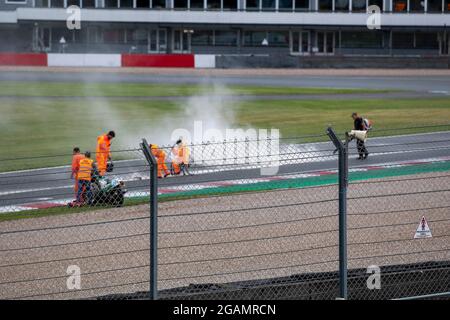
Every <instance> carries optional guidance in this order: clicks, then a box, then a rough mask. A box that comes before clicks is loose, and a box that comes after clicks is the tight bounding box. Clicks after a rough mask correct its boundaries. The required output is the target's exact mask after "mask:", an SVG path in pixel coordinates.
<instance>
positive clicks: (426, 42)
mask: <svg viewBox="0 0 450 320" xmlns="http://www.w3.org/2000/svg"><path fill="white" fill-rule="evenodd" d="M415 47H416V48H417V49H439V42H438V35H437V33H436V32H416V46H415Z"/></svg>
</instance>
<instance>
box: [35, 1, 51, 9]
mask: <svg viewBox="0 0 450 320" xmlns="http://www.w3.org/2000/svg"><path fill="white" fill-rule="evenodd" d="M48 4H49V0H35V1H34V6H35V7H36V8H48Z"/></svg>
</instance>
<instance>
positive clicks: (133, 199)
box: [0, 149, 150, 299]
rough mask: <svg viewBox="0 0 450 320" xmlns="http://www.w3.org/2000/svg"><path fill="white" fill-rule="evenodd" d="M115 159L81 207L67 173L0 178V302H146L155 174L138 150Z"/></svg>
mask: <svg viewBox="0 0 450 320" xmlns="http://www.w3.org/2000/svg"><path fill="white" fill-rule="evenodd" d="M59 157H60V158H61V159H63V160H64V161H67V162H69V163H70V160H71V156H70V155H64V156H59ZM112 157H113V158H114V159H117V160H116V161H115V162H114V170H113V171H112V172H108V173H107V174H106V175H105V176H104V177H101V176H99V174H98V172H94V173H93V175H92V182H90V185H89V186H87V185H85V186H82V188H83V190H82V192H81V193H80V199H79V200H78V201H77V200H76V198H77V192H76V190H75V188H76V187H75V180H71V179H70V176H71V167H69V166H63V167H53V168H43V169H38V170H34V169H30V170H23V171H15V172H6V173H2V174H0V188H1V189H2V192H1V194H0V201H1V206H0V208H1V213H0V219H2V220H3V221H2V222H0V225H1V228H0V229H1V231H0V298H1V299H78V298H92V297H98V296H104V295H111V294H113V293H123V292H130V293H136V292H142V294H138V295H134V296H135V297H136V298H139V297H148V290H149V261H150V256H149V243H150V240H149V239H150V238H149V216H150V213H149V212H150V211H149V205H148V197H149V174H150V168H149V165H148V163H147V162H146V161H145V158H144V156H143V154H142V150H140V149H130V150H120V151H115V152H113V154H112ZM93 159H95V155H94V154H93ZM36 160H41V159H39V158H30V159H18V160H17V161H19V162H20V163H21V165H24V164H28V165H29V166H31V167H32V165H33V163H35V161H36ZM8 161H9V162H12V161H13V160H8ZM51 161H54V162H57V161H58V159H51ZM9 165H10V166H11V165H14V163H10V164H9ZM80 170H81V169H80ZM88 187H90V188H88ZM89 189H90V190H89ZM89 191H90V193H91V194H90V195H89V194H88V193H89ZM88 198H90V199H88ZM29 217H31V218H30V219H20V218H29ZM33 217H39V218H33Z"/></svg>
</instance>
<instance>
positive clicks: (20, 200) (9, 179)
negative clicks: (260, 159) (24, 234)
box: [0, 131, 450, 212]
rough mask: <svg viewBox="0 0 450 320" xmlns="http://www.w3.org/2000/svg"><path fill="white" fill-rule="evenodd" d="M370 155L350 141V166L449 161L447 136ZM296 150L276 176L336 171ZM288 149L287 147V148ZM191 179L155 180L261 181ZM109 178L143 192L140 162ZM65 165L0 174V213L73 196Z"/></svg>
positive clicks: (375, 148)
mask: <svg viewBox="0 0 450 320" xmlns="http://www.w3.org/2000/svg"><path fill="white" fill-rule="evenodd" d="M367 146H368V149H369V151H370V152H371V155H370V156H369V159H368V160H365V161H364V162H361V161H359V160H356V157H357V156H356V150H355V144H354V143H351V147H350V161H349V166H350V167H351V168H355V167H358V166H377V165H386V164H396V163H402V162H411V161H418V160H428V161H430V160H448V159H450V132H449V131H447V132H437V133H427V134H414V135H402V136H396V137H381V138H372V139H369V140H368V142H367ZM293 147H295V148H297V150H298V152H299V154H300V156H297V157H296V158H295V159H294V160H289V159H287V160H283V159H284V158H283V156H281V159H282V161H281V166H280V168H279V170H278V172H276V175H283V174H295V173H304V172H310V171H326V170H335V169H336V168H337V157H336V156H335V155H333V149H334V148H333V145H332V144H331V142H324V143H309V144H303V145H301V144H299V145H295V146H292V145H291V146H290V148H293ZM290 150H292V149H290ZM280 153H281V154H283V146H282V145H281V146H280ZM191 172H192V175H190V176H175V177H169V178H166V179H162V180H159V188H160V189H164V188H168V187H177V186H181V185H193V186H195V185H196V184H204V183H205V182H208V181H211V182H213V181H216V182H217V181H219V182H220V181H227V180H233V179H256V178H261V173H260V169H259V168H257V167H254V168H246V169H241V168H239V169H238V170H236V166H234V165H232V166H228V167H227V166H212V167H211V166H208V167H207V168H206V169H205V168H203V167H202V166H193V169H192V170H191ZM113 175H114V177H116V178H119V179H121V180H124V181H125V182H126V185H127V189H128V190H129V192H130V193H131V194H135V195H140V194H142V195H143V194H145V192H148V185H149V181H148V179H149V173H148V167H147V165H146V163H145V161H144V160H143V159H142V160H138V159H137V160H125V161H117V162H115V169H114V172H113ZM69 176H70V169H69V167H68V166H65V167H56V168H44V169H36V170H24V171H17V172H10V173H0V203H1V206H0V207H2V208H3V210H0V212H6V211H7V210H5V209H6V208H8V207H9V206H20V205H23V204H27V203H36V202H42V201H46V202H48V201H50V202H51V201H56V200H62V199H70V198H72V197H73V187H72V186H73V181H72V180H70V179H69Z"/></svg>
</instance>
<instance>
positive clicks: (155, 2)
mask: <svg viewBox="0 0 450 320" xmlns="http://www.w3.org/2000/svg"><path fill="white" fill-rule="evenodd" d="M165 7H166V0H152V8H153V9H163V8H165Z"/></svg>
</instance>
